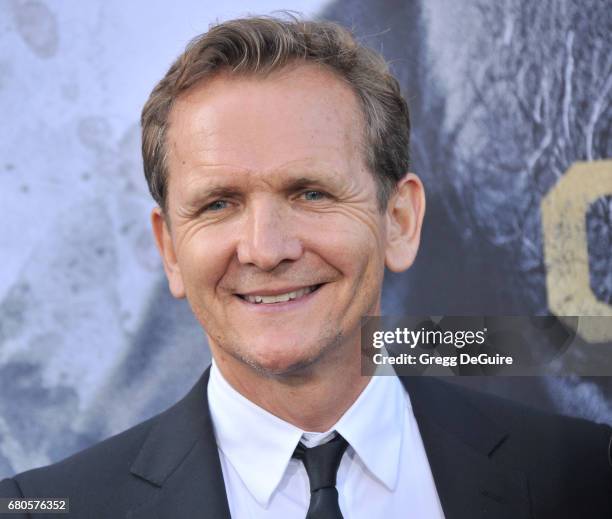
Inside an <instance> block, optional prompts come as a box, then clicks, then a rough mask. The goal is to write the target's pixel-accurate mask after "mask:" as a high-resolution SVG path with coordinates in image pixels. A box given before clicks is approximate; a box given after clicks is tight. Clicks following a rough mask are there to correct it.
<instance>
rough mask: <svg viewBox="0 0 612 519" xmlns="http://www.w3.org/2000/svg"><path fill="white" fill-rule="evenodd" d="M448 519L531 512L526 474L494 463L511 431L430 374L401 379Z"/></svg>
mask: <svg viewBox="0 0 612 519" xmlns="http://www.w3.org/2000/svg"><path fill="white" fill-rule="evenodd" d="M401 380H402V383H403V384H404V387H405V388H406V390H407V391H408V394H409V395H410V400H411V402H412V408H413V411H414V415H415V418H416V420H417V424H418V426H419V431H420V433H421V437H422V439H423V444H424V446H425V451H426V453H427V458H428V460H429V464H430V467H431V471H432V474H433V477H434V481H435V483H436V488H437V490H438V495H439V497H440V501H441V503H442V508H443V510H444V514H445V517H446V519H455V518H470V519H480V518H482V519H484V518H491V519H504V518H508V519H509V518H512V519H522V518H527V517H529V516H530V512H529V508H530V506H529V498H528V489H527V478H526V477H525V475H524V474H523V473H522V472H520V471H518V470H515V469H511V468H508V467H504V466H501V465H499V464H497V463H496V462H495V453H496V452H497V450H498V449H501V448H503V443H504V442H505V440H506V439H507V437H508V435H507V433H506V431H505V430H503V429H501V428H500V427H499V426H498V425H497V424H496V423H494V422H493V421H491V420H490V419H489V418H488V417H486V416H485V415H484V414H482V413H481V412H480V411H478V410H477V409H476V408H475V407H473V406H472V405H471V404H470V403H469V400H468V399H467V398H465V397H462V396H461V395H463V394H464V391H465V390H463V389H462V388H460V387H458V386H454V385H451V384H448V383H441V382H439V381H437V380H435V379H432V378H431V377H401Z"/></svg>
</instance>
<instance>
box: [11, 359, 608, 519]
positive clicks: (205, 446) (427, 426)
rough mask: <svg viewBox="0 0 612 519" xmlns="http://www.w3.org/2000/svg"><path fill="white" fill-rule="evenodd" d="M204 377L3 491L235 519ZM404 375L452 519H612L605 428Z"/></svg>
mask: <svg viewBox="0 0 612 519" xmlns="http://www.w3.org/2000/svg"><path fill="white" fill-rule="evenodd" d="M208 376H209V370H206V372H205V373H204V375H203V376H202V377H201V379H200V380H199V381H198V382H197V384H196V385H195V386H194V388H193V389H192V390H191V391H190V392H189V394H187V396H186V397H184V398H183V399H182V400H181V401H180V402H178V403H177V404H176V405H174V406H173V407H171V408H170V409H168V410H167V411H165V412H163V413H161V414H160V415H157V416H155V417H154V418H152V419H150V420H148V421H146V422H143V423H141V424H139V425H137V426H136V427H133V428H131V429H129V430H127V431H125V432H123V433H121V434H119V435H117V436H114V437H112V438H109V439H108V440H105V441H103V442H101V443H99V444H97V445H94V446H93V447H91V448H89V449H87V450H85V451H83V452H81V453H79V454H76V455H75V456H72V457H70V458H68V459H66V460H64V461H61V462H59V463H56V464H54V465H51V466H48V467H43V468H39V469H35V470H30V471H28V472H24V473H22V474H19V475H17V476H15V477H13V478H12V479H5V480H4V481H2V482H0V497H20V496H26V497H68V498H69V499H70V510H71V513H70V515H69V516H64V517H76V518H105V519H109V518H111V519H115V518H131V519H155V518H171V519H182V518H185V519H195V518H205V519H226V518H229V517H230V513H229V506H228V503H227V499H226V494H225V487H224V483H223V475H222V471H221V465H220V462H219V455H218V452H217V445H216V443H215V438H214V432H213V426H212V422H211V418H210V414H209V410H208V402H207V399H206V398H205V391H206V387H207V383H208ZM401 380H402V383H403V384H404V386H405V387H406V389H407V390H408V392H409V394H410V398H411V401H412V406H413V410H414V413H415V416H416V419H417V423H418V425H419V429H420V432H421V435H422V437H423V443H424V445H425V450H426V452H427V457H428V459H429V463H430V466H431V470H432V473H433V476H434V480H435V483H436V487H437V489H438V494H439V496H440V500H441V502H442V507H443V509H444V513H445V515H446V518H447V519H459V518H466V519H479V518H491V519H503V518H508V519H526V518H534V519H545V518H546V519H564V518H567V519H569V518H572V519H585V518H588V519H599V518H607V519H609V518H610V517H612V468H611V467H610V463H609V445H610V436H611V429H610V428H609V427H608V426H605V425H596V424H593V423H590V422H587V421H585V420H579V419H573V418H567V417H561V416H555V415H547V414H542V413H539V412H536V411H533V410H530V409H528V408H524V407H521V406H518V405H516V404H514V403H512V402H510V401H507V400H503V399H500V398H496V397H492V396H489V395H485V394H481V393H478V392H475V391H472V390H468V389H465V388H461V387H459V386H456V385H452V384H449V383H447V382H443V381H441V380H438V379H434V378H431V377H406V378H402V379H401ZM245 434H246V431H245ZM372 441H373V442H375V441H376V438H372ZM409 462H410V461H409V460H406V463H409ZM263 474H265V467H262V475H263ZM400 491H401V490H400ZM11 517H15V518H17V517H22V518H23V517H26V516H25V515H21V516H18V515H12V516H11ZM32 517H44V516H43V515H38V514H37V515H36V516H32ZM54 517H62V516H57V515H56V516H54ZM406 517H407V518H409V517H412V516H411V515H410V511H409V510H407V511H406ZM288 519H291V518H288ZM299 519H301V518H299ZM347 519H352V518H347ZM418 519H427V518H418Z"/></svg>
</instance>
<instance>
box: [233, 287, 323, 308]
mask: <svg viewBox="0 0 612 519" xmlns="http://www.w3.org/2000/svg"><path fill="white" fill-rule="evenodd" d="M314 289H315V287H314V286H311V287H306V288H300V289H299V290H296V291H295V292H288V293H286V294H279V295H277V296H257V295H255V296H244V298H245V299H246V300H247V301H248V302H249V303H263V304H271V303H284V302H286V301H291V300H293V299H298V298H299V297H302V296H305V295H306V294H310V292H312V291H313V290H314Z"/></svg>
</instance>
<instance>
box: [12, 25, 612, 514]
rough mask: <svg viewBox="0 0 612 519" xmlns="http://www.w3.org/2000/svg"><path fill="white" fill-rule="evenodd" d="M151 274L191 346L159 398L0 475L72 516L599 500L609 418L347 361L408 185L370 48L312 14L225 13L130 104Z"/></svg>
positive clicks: (597, 510)
mask: <svg viewBox="0 0 612 519" xmlns="http://www.w3.org/2000/svg"><path fill="white" fill-rule="evenodd" d="M142 127H143V157H144V165H145V174H146V176H147V181H148V182H149V186H150V189H151V193H152V195H153V197H154V198H155V200H156V202H157V203H158V207H157V208H155V209H154V211H153V214H152V224H153V231H154V234H155V238H156V241H157V245H158V248H159V250H160V253H161V256H162V258H163V263H164V269H165V272H166V275H167V278H168V283H169V288H170V290H171V292H172V294H173V295H174V296H175V297H177V298H182V297H186V298H187V299H188V301H189V303H190V305H191V308H192V310H193V312H194V314H195V316H196V317H197V318H198V320H199V321H200V323H201V324H202V326H203V328H204V330H205V331H206V334H207V337H208V341H209V345H210V348H211V351H212V355H213V359H214V362H213V365H212V367H211V368H210V369H207V370H206V372H205V373H204V375H203V377H202V378H201V379H200V381H199V382H198V383H197V384H196V386H195V387H194V388H193V390H192V391H191V392H190V393H189V394H188V395H187V396H186V397H185V398H184V399H183V400H182V401H181V402H179V403H178V404H176V405H175V406H173V407H172V408H170V409H169V410H167V411H166V412H164V413H162V414H160V415H158V416H156V417H154V418H152V419H150V420H149V421H147V422H144V423H143V424H140V425H138V426H136V427H134V428H132V429H130V430H128V431H125V432H124V433H122V434H120V435H118V436H115V437H113V438H110V439H108V440H106V441H104V442H102V443H100V444H98V445H96V446H94V447H92V448H90V449H88V450H86V451H84V452H82V453H80V454H77V455H76V456H73V457H71V458H69V459H67V460H64V461H62V462H60V463H58V464H55V465H52V466H50V467H46V468H42V469H37V470H33V471H29V472H26V473H23V474H20V475H17V476H15V477H14V478H12V479H8V480H5V481H3V482H2V483H0V495H2V496H7V497H22V496H24V497H47V496H49V497H68V498H69V499H70V508H71V513H72V514H73V516H75V517H92V518H93V517H113V518H114V517H130V518H143V519H144V518H154V517H168V518H194V517H206V518H214V519H218V518H227V517H230V515H231V517H235V518H242V517H252V518H260V517H270V518H292V517H296V518H303V517H308V518H311V519H314V518H339V517H346V518H353V517H357V518H361V517H367V518H371V517H386V518H399V517H414V518H441V517H446V518H463V517H466V518H467V517H469V518H474V517H490V518H502V517H512V518H521V517H524V518H527V517H536V518H553V517H554V518H555V519H557V518H560V517H567V518H569V517H587V516H588V517H591V518H594V517H609V516H610V514H611V512H612V505H611V501H610V491H611V490H612V470H611V469H610V466H609V463H608V451H607V449H608V442H609V438H610V432H611V431H610V428H609V427H607V426H604V425H595V424H590V423H588V422H586V421H582V420H575V419H569V418H563V417H556V416H544V415H540V414H538V413H536V412H533V411H530V410H527V409H523V408H520V407H517V406H515V405H514V404H511V403H509V402H506V401H503V400H499V399H495V398H492V397H489V396H484V395H480V394H476V393H472V392H468V391H466V390H464V389H459V388H456V387H453V386H449V385H448V384H446V383H443V382H440V381H436V380H434V379H426V378H414V379H408V378H406V379H402V380H400V379H399V378H397V377H382V376H370V375H368V376H363V375H362V372H361V355H362V352H361V346H360V319H361V317H362V316H364V315H376V314H379V313H380V300H381V287H382V278H383V273H384V268H385V266H386V267H387V268H389V269H390V270H392V271H402V270H405V269H407V268H409V267H410V265H411V264H412V262H413V261H414V258H415V256H416V253H417V250H418V245H419V237H420V229H421V222H422V219H423V214H424V209H425V200H424V190H423V186H422V184H421V182H420V180H419V179H418V177H417V176H416V175H414V174H412V173H409V172H408V136H409V119H408V110H407V106H406V103H405V101H404V100H403V99H402V97H401V95H400V92H399V87H398V84H397V82H396V80H395V79H394V78H393V77H392V76H391V75H390V74H389V72H388V69H387V67H386V65H385V63H384V61H383V60H382V58H381V57H379V56H378V55H376V54H375V53H373V52H371V51H369V50H367V49H365V48H363V47H360V46H359V45H358V44H357V43H356V42H355V40H354V39H353V38H352V36H351V35H350V34H349V33H348V32H347V31H346V30H344V29H342V28H340V27H338V26H336V25H334V24H330V23H322V22H301V21H297V20H289V21H285V20H278V19H272V18H250V19H243V20H234V21H230V22H227V23H223V24H220V25H218V26H216V27H214V28H212V29H211V30H210V31H209V32H208V33H206V34H204V35H202V36H200V37H199V38H198V39H196V40H194V41H193V42H192V43H191V44H190V46H189V47H188V49H187V50H186V52H185V53H184V54H183V55H182V56H181V57H179V59H178V60H177V61H176V62H175V63H174V64H173V65H172V67H171V68H170V70H169V71H168V73H167V74H166V76H165V77H164V79H162V81H161V82H160V83H159V84H158V85H157V86H156V87H155V89H154V90H153V93H152V94H151V97H150V98H149V100H148V102H147V104H146V106H145V108H144V110H143V115H142Z"/></svg>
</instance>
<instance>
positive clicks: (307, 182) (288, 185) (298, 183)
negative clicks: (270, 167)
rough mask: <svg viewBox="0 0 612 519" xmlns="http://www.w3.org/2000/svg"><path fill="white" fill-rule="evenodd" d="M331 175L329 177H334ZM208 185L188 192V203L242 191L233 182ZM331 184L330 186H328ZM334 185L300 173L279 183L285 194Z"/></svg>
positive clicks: (235, 194) (196, 202) (228, 195)
mask: <svg viewBox="0 0 612 519" xmlns="http://www.w3.org/2000/svg"><path fill="white" fill-rule="evenodd" d="M334 177H335V175H333V176H332V177H331V178H334ZM210 184H212V185H210V187H209V186H208V185H203V186H198V187H197V188H195V189H194V190H193V191H192V192H191V193H190V196H189V198H190V203H193V204H198V203H201V202H202V201H203V200H210V199H217V198H224V197H232V196H240V195H241V194H242V192H243V189H242V187H241V186H240V185H239V184H236V183H235V182H233V181H232V182H228V184H227V185H217V186H215V185H214V184H215V182H214V181H213V182H211V183H210ZM330 184H331V186H330ZM335 185H336V183H335V182H330V177H327V178H325V179H324V178H319V177H317V176H306V175H302V176H299V177H297V178H289V179H285V180H283V182H282V184H281V188H280V190H281V191H282V192H284V193H285V194H290V193H294V192H296V191H300V190H301V189H306V188H309V187H317V186H321V187H323V186H328V188H329V187H334V186H335Z"/></svg>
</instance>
